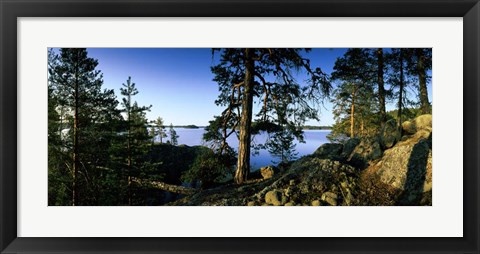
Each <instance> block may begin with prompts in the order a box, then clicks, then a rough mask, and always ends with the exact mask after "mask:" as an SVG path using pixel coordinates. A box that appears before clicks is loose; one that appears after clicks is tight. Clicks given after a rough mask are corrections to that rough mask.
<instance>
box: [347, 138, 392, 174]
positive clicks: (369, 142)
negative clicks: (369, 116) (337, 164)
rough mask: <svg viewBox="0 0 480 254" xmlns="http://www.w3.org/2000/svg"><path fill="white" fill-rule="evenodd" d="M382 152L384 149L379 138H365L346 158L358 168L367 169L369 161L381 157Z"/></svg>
mask: <svg viewBox="0 0 480 254" xmlns="http://www.w3.org/2000/svg"><path fill="white" fill-rule="evenodd" d="M382 154H383V151H382V148H381V145H380V142H379V141H378V139H377V138H363V139H361V140H360V143H358V145H357V146H355V148H354V149H353V151H352V152H351V153H350V154H349V155H348V156H347V157H346V158H345V161H346V163H348V164H350V165H352V166H354V167H356V168H359V169H365V168H366V167H368V165H369V161H373V160H376V159H379V158H381V157H382Z"/></svg>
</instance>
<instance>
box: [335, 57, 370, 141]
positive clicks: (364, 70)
mask: <svg viewBox="0 0 480 254" xmlns="http://www.w3.org/2000/svg"><path fill="white" fill-rule="evenodd" d="M373 62H374V59H373V57H372V55H371V54H370V51H369V50H366V49H359V48H353V49H348V50H347V52H346V53H345V55H344V56H343V57H340V58H338V59H337V60H336V61H335V66H334V71H333V72H332V79H334V80H337V81H340V83H338V84H337V87H336V89H335V90H334V99H333V100H332V102H333V103H334V110H333V113H334V117H335V120H336V124H335V125H334V128H333V130H332V134H331V136H330V137H331V138H334V139H335V138H341V137H342V136H343V135H347V136H349V137H350V138H353V137H356V136H365V135H367V134H369V135H371V133H374V132H376V130H375V128H376V127H375V126H378V124H377V118H378V117H377V116H376V112H377V108H378V103H377V99H376V98H375V97H376V96H375V93H374V90H373V84H374V83H375V82H378V76H377V77H376V74H375V71H374V69H375V68H374V67H373ZM347 119H348V120H347ZM347 121H348V122H349V123H348V124H347ZM347 127H348V131H347ZM377 128H378V127H377Z"/></svg>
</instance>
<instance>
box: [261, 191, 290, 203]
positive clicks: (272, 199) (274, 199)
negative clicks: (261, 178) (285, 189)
mask: <svg viewBox="0 0 480 254" xmlns="http://www.w3.org/2000/svg"><path fill="white" fill-rule="evenodd" d="M286 201H287V200H286V198H285V197H284V196H283V193H282V192H281V191H278V190H273V191H269V192H267V194H265V203H267V204H271V205H274V206H280V205H284V204H285V203H286Z"/></svg>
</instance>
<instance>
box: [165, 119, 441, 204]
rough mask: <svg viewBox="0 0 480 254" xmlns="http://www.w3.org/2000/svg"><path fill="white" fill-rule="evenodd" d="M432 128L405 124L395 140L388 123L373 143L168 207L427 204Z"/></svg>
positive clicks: (324, 151)
mask: <svg viewBox="0 0 480 254" xmlns="http://www.w3.org/2000/svg"><path fill="white" fill-rule="evenodd" d="M431 123H432V121H431V115H430V116H429V115H426V116H420V117H417V118H416V119H414V120H412V121H409V122H408V123H405V124H404V125H403V128H404V133H405V134H406V135H405V136H403V137H402V139H401V140H400V139H399V136H398V134H399V133H398V132H396V130H397V126H396V125H394V124H393V125H392V122H390V124H387V125H386V127H385V128H384V131H383V132H382V134H381V135H380V136H378V137H376V138H363V139H358V138H353V139H350V140H349V141H347V142H346V143H345V144H324V145H322V146H320V147H319V148H318V149H317V150H316V151H315V152H314V153H313V154H311V155H308V156H304V157H302V158H300V159H298V160H297V161H294V162H292V163H289V164H288V165H286V166H284V167H282V170H278V169H277V168H275V167H265V168H262V169H261V170H260V172H259V173H257V174H254V175H253V176H255V177H256V179H251V180H249V181H248V182H247V183H246V184H243V185H235V184H233V183H231V184H226V185H223V186H220V187H217V188H214V189H208V190H202V191H201V192H199V193H195V194H193V195H190V196H187V197H185V198H183V199H181V200H177V201H175V202H174V203H171V205H233V206H245V205H248V206H306V205H308V206H337V205H343V206H348V205H362V206H365V205H431V204H432V196H431V194H432V127H431ZM389 128H390V129H392V130H393V128H394V129H395V131H392V132H393V133H388V130H389ZM407 129H408V131H406V130H407Z"/></svg>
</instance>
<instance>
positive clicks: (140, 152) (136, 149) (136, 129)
mask: <svg viewBox="0 0 480 254" xmlns="http://www.w3.org/2000/svg"><path fill="white" fill-rule="evenodd" d="M122 86H123V87H122V88H120V92H121V94H122V95H123V96H124V97H123V98H122V104H121V105H122V107H123V108H122V112H123V113H124V114H125V129H126V131H125V133H126V136H125V143H126V144H125V146H126V147H125V148H126V165H124V166H125V167H126V175H127V190H128V193H127V195H128V201H127V202H128V205H133V204H134V203H133V198H134V197H133V187H132V178H133V177H138V176H139V175H140V174H141V173H142V170H144V169H145V168H144V166H146V164H144V161H145V156H146V154H147V152H148V145H149V142H148V140H150V139H151V137H150V136H149V135H148V130H147V125H148V123H147V118H146V112H147V111H150V108H151V107H152V106H148V107H144V106H139V105H138V103H137V102H136V101H134V100H133V97H134V96H135V95H137V94H138V90H137V88H136V87H135V83H133V82H132V79H131V77H128V79H127V82H126V84H125V83H123V84H122Z"/></svg>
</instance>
